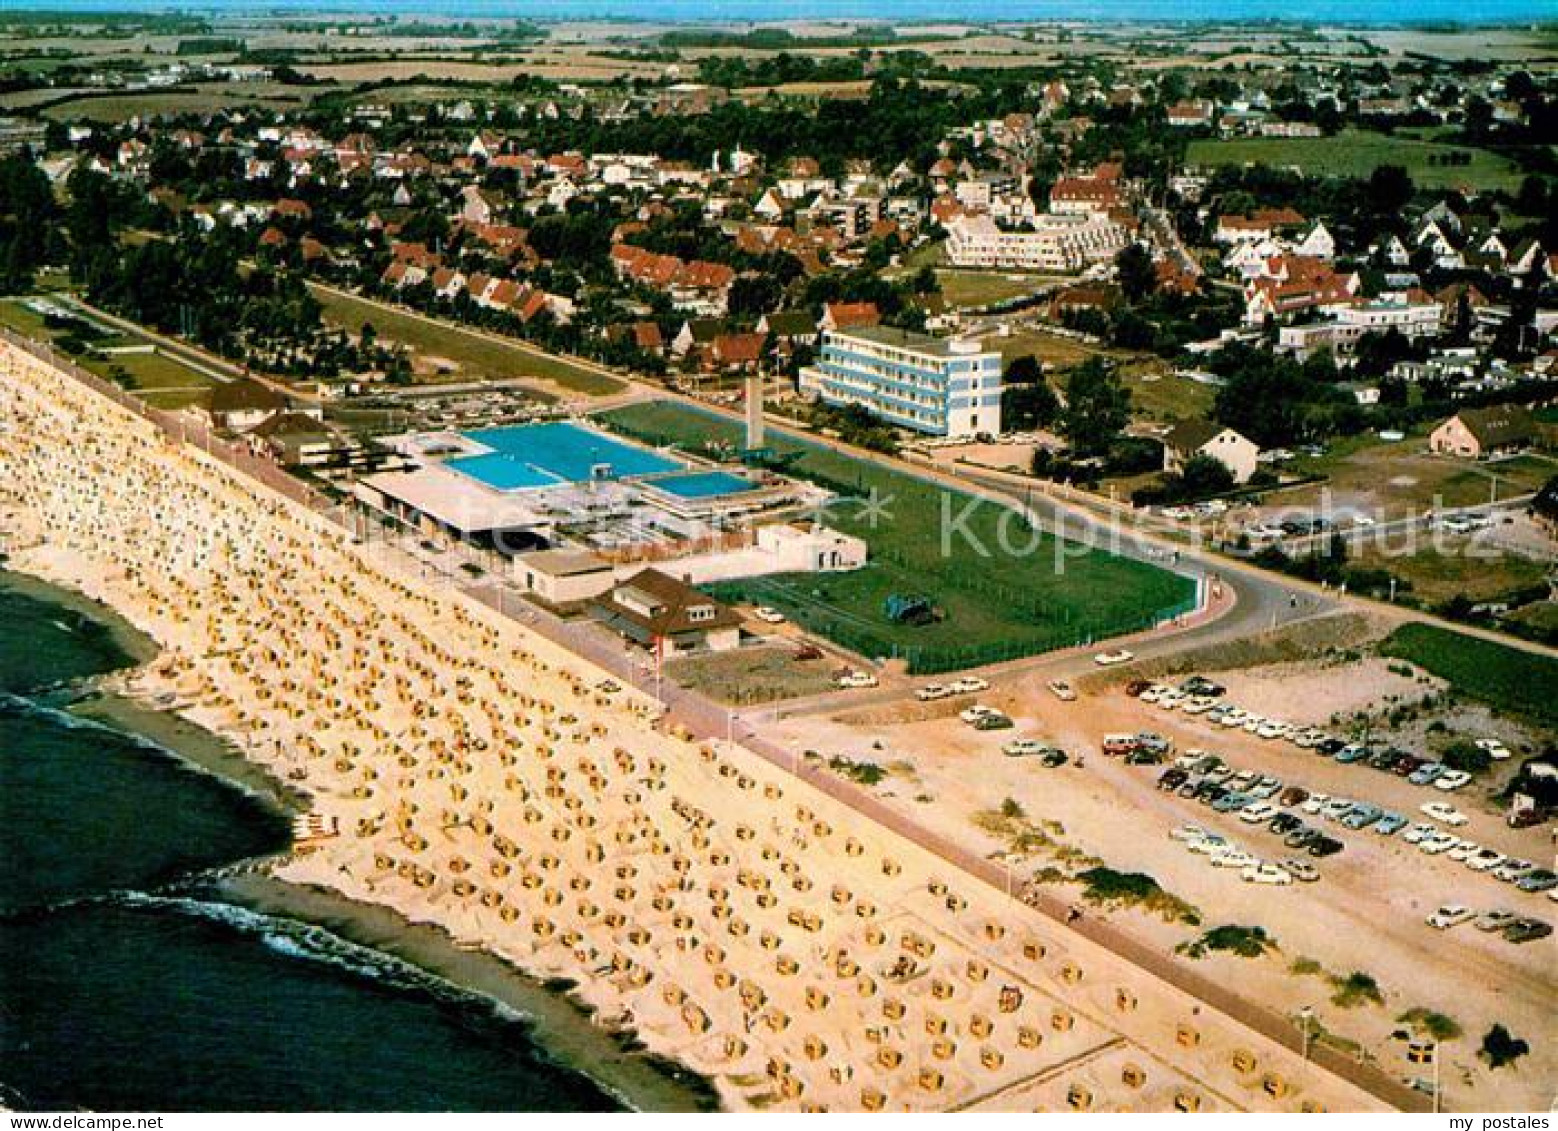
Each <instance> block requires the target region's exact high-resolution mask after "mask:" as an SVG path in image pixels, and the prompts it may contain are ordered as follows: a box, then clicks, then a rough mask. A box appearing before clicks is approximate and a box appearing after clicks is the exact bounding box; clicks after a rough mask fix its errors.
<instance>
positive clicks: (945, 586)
mask: <svg viewBox="0 0 1558 1131" xmlns="http://www.w3.org/2000/svg"><path fill="white" fill-rule="evenodd" d="M597 419H598V420H600V421H601V422H602V423H604V424H606V425H608V426H609V427H612V428H615V429H617V430H619V431H621V432H623V433H624V434H627V435H632V436H636V437H638V438H639V439H642V440H645V441H648V442H651V443H657V444H670V443H674V444H677V445H679V446H680V447H681V448H682V449H683V450H686V451H702V450H705V448H706V447H707V446H709V445H710V444H712V445H714V446H715V447H728V446H729V445H734V444H739V442H740V436H741V430H740V426H739V425H738V424H737V423H736V422H735V421H733V420H729V419H726V418H724V417H718V416H714V415H712V414H710V413H706V412H701V411H699V410H697V409H694V408H690V407H686V406H683V405H680V404H671V403H665V402H656V403H642V404H635V405H629V406H627V407H625V408H619V409H613V410H610V411H607V412H604V413H601V414H600V415H599V416H598V417H597ZM769 435H770V441H769V442H770V446H771V447H772V448H773V449H774V451H775V452H776V453H778V454H780V455H781V456H783V455H789V454H794V455H795V456H796V457H797V458H796V459H795V462H794V463H792V464H791V465H790V466H789V468H788V470H789V471H790V472H791V473H792V474H795V475H798V476H800V477H802V478H806V479H811V480H813V481H815V482H818V483H820V484H822V485H824V486H826V487H830V488H831V489H833V490H834V491H836V492H838V493H839V494H840V495H842V496H846V497H845V498H844V499H843V500H841V501H840V502H838V503H836V504H835V505H834V506H832V507H830V508H829V509H828V511H827V514H826V516H825V519H826V521H827V523H828V524H829V525H830V526H833V527H836V528H837V529H839V530H842V531H845V532H847V533H850V534H854V535H856V536H858V537H861V538H864V539H865V540H866V542H867V543H868V544H869V545H870V548H871V553H870V564H869V565H868V566H867V567H866V568H864V569H861V570H857V571H855V572H853V573H844V574H784V575H779V576H776V577H770V578H763V579H759V580H756V581H749V582H743V583H739V584H729V585H724V586H719V587H716V588H715V592H716V594H717V595H720V596H723V597H725V598H727V599H733V600H734V599H746V600H754V601H757V602H759V603H762V604H767V605H773V606H775V607H776V608H779V609H781V610H783V611H784V612H785V613H786V614H787V615H788V616H789V617H791V619H793V620H795V621H797V622H798V623H800V624H802V625H804V626H805V627H806V628H808V629H810V630H812V631H814V632H817V633H818V634H819V635H821V636H824V637H826V638H827V639H829V640H832V641H833V642H835V643H837V644H839V645H841V646H842V647H845V648H848V649H850V650H852V651H855V652H858V653H860V654H862V655H865V656H868V657H872V658H878V657H883V658H887V657H901V658H903V659H906V660H907V661H908V662H909V667H910V670H911V671H915V672H934V671H951V670H956V669H958V668H965V667H974V666H977V665H979V664H985V663H994V662H996V661H999V660H1004V659H1014V658H1016V657H1019V656H1025V655H1032V654H1034V653H1038V652H1044V651H1049V650H1051V649H1054V648H1062V647H1068V646H1070V645H1073V644H1078V643H1085V642H1087V641H1090V640H1098V639H1101V638H1103V637H1106V636H1114V635H1119V634H1120V633H1123V632H1129V631H1133V630H1136V629H1140V628H1145V627H1148V626H1149V625H1151V624H1153V623H1155V622H1156V621H1157V620H1158V619H1161V618H1163V617H1166V616H1170V615H1173V614H1174V613H1175V612H1179V611H1183V610H1184V609H1185V608H1186V607H1188V606H1189V604H1190V602H1192V601H1193V599H1194V596H1195V586H1194V583H1193V582H1192V581H1190V580H1189V579H1187V578H1184V577H1181V576H1179V575H1177V574H1173V573H1169V572H1168V571H1166V570H1162V569H1158V568H1156V567H1154V566H1150V565H1147V564H1144V563H1142V562H1137V561H1134V560H1131V559H1128V558H1121V557H1116V556H1114V555H1111V554H1107V553H1104V552H1102V551H1099V550H1092V549H1088V548H1086V547H1084V546H1082V545H1080V544H1078V543H1075V542H1070V541H1065V540H1061V539H1056V538H1054V537H1052V536H1050V535H1047V534H1036V533H1034V532H1033V531H1032V530H1030V529H1029V527H1028V526H1027V524H1026V522H1025V521H1024V520H1023V519H1022V518H1021V517H1020V516H1018V515H1017V514H1015V513H1013V512H1011V511H1009V510H1007V509H1006V508H1004V507H1000V506H997V505H996V504H994V503H982V502H977V501H976V500H974V499H973V498H972V497H970V496H968V495H964V494H962V493H960V492H957V491H954V490H951V489H949V488H944V487H942V486H941V485H939V484H936V483H932V482H930V481H927V480H924V479H920V478H918V477H916V476H912V475H909V474H907V473H905V472H902V471H898V470H896V469H894V468H891V467H887V466H884V465H882V464H879V463H875V462H872V461H868V460H864V459H858V458H855V457H853V456H850V455H846V454H844V453H841V452H838V451H835V450H833V449H831V448H828V447H825V446H822V445H820V444H817V443H814V442H811V441H808V440H805V439H801V438H799V437H794V436H791V435H789V434H781V433H776V432H775V431H774V430H773V429H772V428H770V430H769ZM1003 530H1004V531H1005V537H1004V539H1003V537H1002V531H1003ZM944 534H945V536H944ZM894 595H914V596H923V597H925V598H927V599H929V600H930V601H931V602H932V603H933V604H934V605H936V606H937V607H938V608H939V609H940V610H941V612H942V614H943V619H942V620H940V621H939V622H936V623H932V624H927V625H924V626H921V627H915V626H910V625H899V624H894V623H892V622H891V621H890V620H889V619H888V617H887V615H886V613H885V611H884V604H885V602H886V601H887V599H888V598H889V597H890V596H894Z"/></svg>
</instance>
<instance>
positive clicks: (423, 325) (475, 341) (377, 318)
mask: <svg viewBox="0 0 1558 1131" xmlns="http://www.w3.org/2000/svg"><path fill="white" fill-rule="evenodd" d="M312 289H313V292H314V297H315V298H317V299H318V300H319V302H320V305H321V306H322V307H324V317H325V319H326V320H327V321H329V322H332V323H334V324H335V325H337V326H340V327H341V328H342V329H344V330H346V331H348V332H349V333H353V334H355V333H357V332H358V331H359V330H361V329H362V326H363V323H365V322H368V323H372V325H373V328H374V330H375V331H377V333H378V336H379V339H380V340H381V341H386V340H387V341H393V342H397V343H399V344H401V345H404V346H406V347H407V348H408V349H410V350H412V351H413V352H414V353H417V354H420V355H423V356H425V357H433V358H438V359H440V360H441V361H443V362H447V363H449V364H451V365H452V366H453V371H452V372H451V373H450V374H449V379H450V380H458V381H474V380H481V379H490V380H513V379H516V378H519V379H523V378H533V379H538V380H540V381H545V382H550V383H552V384H554V385H557V386H560V387H561V388H562V389H563V390H565V391H567V392H572V393H583V394H586V395H589V396H599V395H601V394H605V393H615V392H618V391H620V390H621V389H622V382H620V381H617V380H615V379H614V378H611V377H607V376H605V375H603V374H600V373H597V372H595V371H594V370H591V369H586V368H584V367H583V366H579V365H574V364H572V363H570V362H567V361H564V360H562V359H560V358H554V357H550V356H548V355H546V354H543V353H540V352H537V351H535V350H533V349H529V348H526V347H524V346H522V345H519V344H514V345H509V344H508V343H506V342H501V341H498V340H496V339H494V338H492V337H489V336H487V335H485V334H480V333H473V332H470V331H467V330H464V329H461V328H460V327H458V326H451V325H444V324H435V323H433V322H430V321H428V320H426V319H423V318H418V317H416V316H415V315H411V314H406V313H403V312H401V311H395V310H388V309H386V308H385V307H382V306H378V305H376V304H374V303H370V302H364V301H363V300H361V299H357V298H352V297H350V296H348V295H343V294H340V293H339V292H336V291H327V290H323V289H320V288H318V287H315V288H312Z"/></svg>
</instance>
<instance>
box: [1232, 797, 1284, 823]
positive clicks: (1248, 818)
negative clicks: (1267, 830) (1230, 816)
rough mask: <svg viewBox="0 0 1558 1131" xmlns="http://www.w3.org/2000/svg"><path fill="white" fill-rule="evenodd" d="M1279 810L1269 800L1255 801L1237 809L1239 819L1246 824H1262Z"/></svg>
mask: <svg viewBox="0 0 1558 1131" xmlns="http://www.w3.org/2000/svg"><path fill="white" fill-rule="evenodd" d="M1280 812H1281V810H1280V809H1278V808H1277V807H1276V806H1275V805H1273V804H1272V803H1271V802H1269V801H1257V802H1255V804H1253V805H1246V806H1245V807H1244V808H1243V809H1240V810H1239V820H1241V821H1243V822H1244V823H1245V824H1247V825H1263V824H1265V823H1266V822H1267V821H1269V820H1271V819H1272V818H1273V817H1275V816H1276V815H1277V814H1278V813H1280Z"/></svg>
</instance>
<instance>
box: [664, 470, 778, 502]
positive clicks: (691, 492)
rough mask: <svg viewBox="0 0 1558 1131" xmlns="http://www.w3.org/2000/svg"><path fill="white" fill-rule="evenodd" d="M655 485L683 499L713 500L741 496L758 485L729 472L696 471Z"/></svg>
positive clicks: (672, 476)
mask: <svg viewBox="0 0 1558 1131" xmlns="http://www.w3.org/2000/svg"><path fill="white" fill-rule="evenodd" d="M653 485H654V486H655V487H658V488H659V489H660V490H662V491H664V492H666V493H667V494H669V495H675V496H677V497H678V498H682V499H713V498H717V497H718V496H720V495H739V494H741V493H742V492H743V491H754V490H756V489H757V488H756V485H755V484H753V483H751V482H750V481H748V480H746V479H743V478H741V476H739V475H732V474H730V472H728V471H695V472H693V473H692V474H690V475H668V476H666V477H665V478H664V479H656V480H654V481H653Z"/></svg>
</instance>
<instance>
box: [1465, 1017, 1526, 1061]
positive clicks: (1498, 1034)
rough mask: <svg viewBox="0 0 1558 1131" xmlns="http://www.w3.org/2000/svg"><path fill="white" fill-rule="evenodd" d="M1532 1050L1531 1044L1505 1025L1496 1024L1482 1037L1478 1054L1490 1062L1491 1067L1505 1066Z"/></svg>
mask: <svg viewBox="0 0 1558 1131" xmlns="http://www.w3.org/2000/svg"><path fill="white" fill-rule="evenodd" d="M1530 1051H1531V1046H1530V1045H1529V1044H1527V1043H1526V1042H1525V1041H1523V1040H1521V1039H1520V1038H1519V1037H1516V1036H1514V1035H1513V1034H1511V1033H1510V1031H1509V1030H1508V1029H1506V1028H1504V1026H1502V1025H1498V1024H1495V1025H1494V1026H1493V1028H1491V1029H1489V1030H1488V1031H1487V1034H1486V1035H1485V1036H1484V1037H1483V1038H1482V1051H1481V1052H1479V1053H1478V1054H1477V1055H1479V1056H1480V1057H1482V1058H1483V1059H1484V1060H1486V1061H1487V1062H1488V1067H1489V1068H1503V1067H1504V1066H1505V1065H1506V1064H1513V1063H1514V1062H1515V1061H1517V1060H1519V1059H1520V1058H1521V1057H1523V1056H1525V1055H1526V1054H1527V1053H1529V1052H1530Z"/></svg>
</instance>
